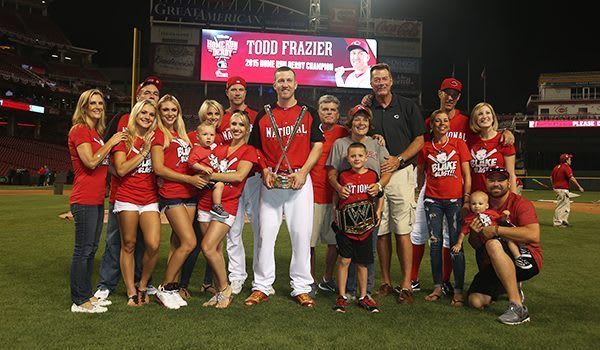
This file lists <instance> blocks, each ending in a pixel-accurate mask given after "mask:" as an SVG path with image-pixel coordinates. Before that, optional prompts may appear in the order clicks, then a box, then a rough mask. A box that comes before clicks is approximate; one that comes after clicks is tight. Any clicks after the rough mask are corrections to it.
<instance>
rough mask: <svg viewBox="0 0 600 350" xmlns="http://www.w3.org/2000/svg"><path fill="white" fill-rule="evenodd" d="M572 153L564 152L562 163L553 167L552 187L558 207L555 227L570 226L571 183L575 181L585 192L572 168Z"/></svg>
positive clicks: (555, 215)
mask: <svg viewBox="0 0 600 350" xmlns="http://www.w3.org/2000/svg"><path fill="white" fill-rule="evenodd" d="M571 159H573V155H572V154H567V153H563V154H561V155H560V164H558V165H557V166H555V167H554V169H552V175H551V179H552V187H553V188H554V192H556V209H555V210H554V219H553V220H552V224H553V225H554V227H569V226H571V224H569V213H570V212H571V200H570V197H569V184H570V182H572V183H574V184H575V186H577V187H578V188H579V191H580V192H583V191H584V190H583V187H581V186H580V185H579V182H577V179H576V178H575V176H573V170H572V169H571Z"/></svg>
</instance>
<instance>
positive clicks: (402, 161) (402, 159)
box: [398, 156, 404, 168]
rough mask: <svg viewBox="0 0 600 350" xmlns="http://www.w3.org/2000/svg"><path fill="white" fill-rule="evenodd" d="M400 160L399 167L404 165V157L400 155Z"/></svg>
mask: <svg viewBox="0 0 600 350" xmlns="http://www.w3.org/2000/svg"><path fill="white" fill-rule="evenodd" d="M398 161H399V162H400V165H398V168H401V167H402V165H404V158H402V156H398Z"/></svg>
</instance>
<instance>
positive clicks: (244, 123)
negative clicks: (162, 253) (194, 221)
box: [198, 112, 257, 309]
mask: <svg viewBox="0 0 600 350" xmlns="http://www.w3.org/2000/svg"><path fill="white" fill-rule="evenodd" d="M229 123H230V130H231V136H232V140H231V144H229V145H221V146H217V147H216V148H215V149H214V150H213V152H212V154H213V156H214V160H215V162H214V165H213V167H215V166H216V168H215V169H214V172H213V173H212V175H211V180H214V181H222V182H225V183H226V185H225V190H224V191H223V198H222V200H223V207H224V208H225V210H226V211H227V212H229V213H236V212H237V207H238V204H239V199H240V196H241V195H242V190H243V189H244V184H245V183H246V178H247V177H248V174H249V173H250V170H252V167H253V165H254V163H256V162H257V159H256V150H255V149H254V147H252V146H250V145H248V144H247V142H248V137H249V134H250V120H249V118H248V116H247V115H246V114H245V113H242V112H236V113H234V114H233V115H232V116H231V118H230V120H229ZM211 207H212V196H211V193H210V191H206V192H204V193H203V194H202V195H201V197H200V202H199V203H198V221H199V222H200V227H201V228H202V232H204V236H203V238H202V252H204V255H205V256H206V260H208V263H209V264H210V266H211V267H212V270H213V273H214V276H215V284H216V288H217V291H218V292H217V294H215V295H214V296H213V297H212V298H211V299H210V300H209V301H207V302H206V303H204V304H203V306H215V307H216V308H221V309H222V308H227V307H228V306H229V304H231V301H232V300H233V293H232V289H231V286H230V285H229V281H228V280H227V269H226V266H225V258H224V255H223V239H224V238H225V236H226V235H227V233H228V232H229V229H230V228H231V225H233V222H234V221H235V215H229V217H227V218H224V217H221V216H217V215H215V214H212V213H211V212H210V210H211Z"/></svg>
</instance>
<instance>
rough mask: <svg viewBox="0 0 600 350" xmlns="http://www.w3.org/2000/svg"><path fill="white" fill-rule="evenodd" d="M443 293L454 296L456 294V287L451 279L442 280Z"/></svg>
mask: <svg viewBox="0 0 600 350" xmlns="http://www.w3.org/2000/svg"><path fill="white" fill-rule="evenodd" d="M442 294H444V295H448V296H452V295H454V287H452V283H450V281H446V282H442Z"/></svg>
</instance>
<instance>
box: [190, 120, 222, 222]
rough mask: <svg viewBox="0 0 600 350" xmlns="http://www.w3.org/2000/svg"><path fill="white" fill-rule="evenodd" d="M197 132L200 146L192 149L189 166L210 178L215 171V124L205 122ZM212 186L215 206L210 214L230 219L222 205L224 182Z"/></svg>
mask: <svg viewBox="0 0 600 350" xmlns="http://www.w3.org/2000/svg"><path fill="white" fill-rule="evenodd" d="M196 132H197V133H198V143H199V144H200V146H196V147H194V148H192V151H191V152H190V157H189V159H188V164H189V165H190V167H191V168H192V169H194V170H195V171H196V172H197V173H202V174H205V175H209V176H210V175H212V173H213V171H214V168H213V167H212V166H211V161H210V157H211V155H212V150H213V149H214V148H215V147H216V144H215V134H216V129H215V126H214V125H213V124H211V123H210V122H208V121H204V122H203V123H200V125H198V128H197V129H196ZM211 184H212V202H213V205H212V208H211V210H210V213H211V214H212V215H215V216H217V217H219V218H221V219H227V218H228V217H229V213H228V212H226V211H225V209H224V208H223V205H222V204H221V199H222V197H223V190H224V189H225V184H224V183H222V182H214V183H212V182H211Z"/></svg>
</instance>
